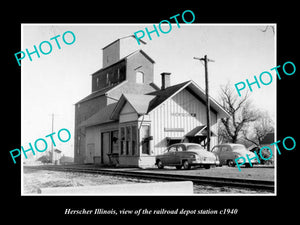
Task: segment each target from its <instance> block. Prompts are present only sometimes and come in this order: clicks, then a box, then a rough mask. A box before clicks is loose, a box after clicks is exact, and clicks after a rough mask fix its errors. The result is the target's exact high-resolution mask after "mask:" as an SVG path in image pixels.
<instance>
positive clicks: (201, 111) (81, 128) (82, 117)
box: [74, 38, 229, 167]
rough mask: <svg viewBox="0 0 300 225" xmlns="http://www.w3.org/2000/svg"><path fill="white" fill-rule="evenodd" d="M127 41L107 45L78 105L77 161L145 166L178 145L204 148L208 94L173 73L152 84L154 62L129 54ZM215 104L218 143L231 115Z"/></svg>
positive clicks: (213, 136) (214, 133) (213, 142)
mask: <svg viewBox="0 0 300 225" xmlns="http://www.w3.org/2000/svg"><path fill="white" fill-rule="evenodd" d="M128 41H129V40H128V39H122V38H121V39H118V40H116V41H114V42H112V43H111V44H109V45H107V46H106V47H104V48H103V49H102V50H103V68H102V69H100V70H98V71H96V72H95V73H93V74H92V75H91V77H92V93H91V94H90V95H88V96H86V97H85V98H83V99H82V100H80V101H79V102H77V103H76V104H75V135H74V137H75V145H74V161H75V163H78V164H83V163H92V164H102V165H109V164H112V163H117V164H118V165H119V166H135V167H146V166H153V165H154V164H155V156H156V155H158V154H162V153H163V151H164V150H165V149H166V147H167V146H169V145H171V144H173V143H178V142H182V141H184V142H195V143H200V144H202V145H203V146H205V143H206V136H207V131H206V103H205V97H206V95H205V92H204V91H203V90H202V89H201V88H200V87H199V86H198V85H197V84H196V83H195V82H193V81H192V80H189V81H186V82H183V83H180V84H175V85H172V86H171V85H170V83H171V82H170V80H171V76H172V75H171V74H170V73H165V72H163V73H161V81H162V85H161V87H160V88H159V87H158V86H157V85H155V84H154V83H153V81H154V79H153V78H154V64H155V61H154V60H153V59H152V58H151V57H150V56H148V55H147V54H146V53H145V52H144V51H142V50H136V51H133V52H129V53H128V49H129V48H127V43H128ZM134 41H135V40H134ZM135 44H136V41H135ZM210 105H211V108H210V117H211V122H210V124H211V128H210V129H211V146H214V145H216V144H218V136H217V129H218V121H219V120H220V119H221V118H224V117H228V116H229V115H228V113H227V112H226V111H225V110H224V109H223V108H222V106H221V105H219V104H218V103H217V102H216V101H215V100H214V99H212V98H210ZM112 159H114V160H112Z"/></svg>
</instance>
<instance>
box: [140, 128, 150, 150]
mask: <svg viewBox="0 0 300 225" xmlns="http://www.w3.org/2000/svg"><path fill="white" fill-rule="evenodd" d="M149 136H150V126H147V125H143V126H142V127H141V138H142V153H143V154H148V155H150V140H149V139H147V138H148V137H149Z"/></svg>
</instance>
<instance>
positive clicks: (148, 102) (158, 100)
mask: <svg viewBox="0 0 300 225" xmlns="http://www.w3.org/2000/svg"><path fill="white" fill-rule="evenodd" d="M185 88H186V89H188V90H189V92H191V93H192V94H193V95H194V96H195V97H197V98H198V99H199V100H200V101H202V102H204V104H205V96H206V95H205V93H204V91H203V90H202V89H201V88H200V87H199V86H197V85H196V84H195V83H194V82H193V81H192V80H190V81H186V82H183V83H180V84H177V85H173V86H170V87H168V88H166V89H163V90H158V91H154V92H150V93H147V94H145V95H141V94H139V95H138V94H123V95H122V96H121V98H120V99H119V101H118V103H117V106H116V108H115V109H114V110H113V112H112V115H111V119H114V120H117V119H118V117H119V114H120V112H121V110H122V108H123V107H124V105H125V103H126V102H128V103H129V104H130V105H131V106H132V107H133V108H134V110H135V111H136V112H137V113H138V114H139V115H143V114H147V113H149V112H151V111H152V110H154V109H155V108H157V107H159V106H160V105H161V104H162V103H163V102H165V101H167V100H168V99H170V98H172V97H173V96H174V95H176V94H177V93H179V92H180V91H181V90H183V89H185ZM210 105H211V110H212V111H215V112H216V113H219V115H220V117H229V116H230V115H229V114H228V112H227V111H226V110H225V109H224V108H223V107H222V106H221V105H220V104H219V103H217V102H216V100H214V99H213V98H211V97H210Z"/></svg>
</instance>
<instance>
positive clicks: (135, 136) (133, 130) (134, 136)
mask: <svg viewBox="0 0 300 225" xmlns="http://www.w3.org/2000/svg"><path fill="white" fill-rule="evenodd" d="M136 139H137V126H132V155H135V154H136V144H137V142H136Z"/></svg>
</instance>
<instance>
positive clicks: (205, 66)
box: [194, 55, 214, 151]
mask: <svg viewBox="0 0 300 225" xmlns="http://www.w3.org/2000/svg"><path fill="white" fill-rule="evenodd" d="M194 59H197V60H200V61H204V69H205V95H206V124H207V150H208V151H210V101H209V89H208V72H207V62H214V60H211V59H208V58H207V55H205V56H204V58H197V57H194Z"/></svg>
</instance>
